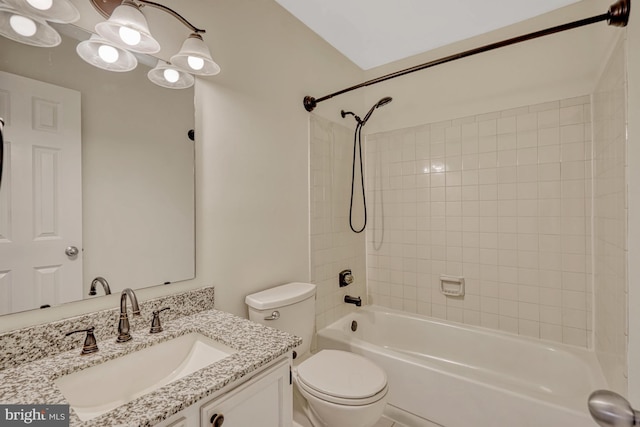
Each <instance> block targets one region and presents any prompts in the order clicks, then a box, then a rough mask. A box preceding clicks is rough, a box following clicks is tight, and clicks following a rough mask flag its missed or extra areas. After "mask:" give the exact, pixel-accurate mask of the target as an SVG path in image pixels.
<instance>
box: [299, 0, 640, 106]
mask: <svg viewBox="0 0 640 427" xmlns="http://www.w3.org/2000/svg"><path fill="white" fill-rule="evenodd" d="M630 10H631V0H618V1H617V2H616V3H614V4H613V5H611V7H610V8H609V11H608V12H607V13H605V14H602V15H598V16H594V17H591V18H586V19H581V20H579V21H574V22H570V23H568V24H563V25H558V26H556V27H551V28H547V29H546V30H540V31H536V32H533V33H529V34H525V35H523V36H518V37H513V38H511V39H507V40H503V41H500V42H496V43H491V44H488V45H485V46H482V47H477V48H475V49H471V50H467V51H464V52H460V53H456V54H454V55H450V56H446V57H444V58H440V59H436V60H434V61H430V62H426V63H424V64H420V65H416V66H414V67H410V68H406V69H404V70H400V71H396V72H394V73H391V74H387V75H385V76H382V77H377V78H375V79H372V80H368V81H366V82H364V83H360V84H358V85H355V86H351V87H348V88H346V89H342V90H339V91H337V92H334V93H332V94H329V95H325V96H323V97H321V98H317V99H316V98H314V97H313V96H305V97H304V100H303V105H304V108H305V110H307V111H309V112H311V111H313V110H314V108H316V106H317V105H318V103H319V102H322V101H326V100H327V99H331V98H333V97H334V96H338V95H342V94H343V93H347V92H351V91H352V90H356V89H360V88H361V87H365V86H371V85H374V84H377V83H381V82H384V81H386V80H390V79H394V78H396V77H400V76H404V75H406V74H410V73H413V72H416V71H420V70H424V69H426V68H431V67H435V66H436V65H440V64H444V63H447V62H451V61H455V60H458V59H462V58H466V57H468V56H472V55H476V54H478V53H483V52H488V51H490V50H494V49H498V48H501V47H505V46H509V45H512V44H516V43H520V42H524V41H527V40H532V39H536V38H538V37H543V36H547V35H550V34H555V33H559V32H562V31H567V30H571V29H573V28H578V27H583V26H585V25H590V24H594V23H596V22H600V21H605V20H606V21H608V22H607V23H608V24H609V25H613V26H616V27H625V26H626V25H627V23H628V22H629V13H630Z"/></svg>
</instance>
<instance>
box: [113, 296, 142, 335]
mask: <svg viewBox="0 0 640 427" xmlns="http://www.w3.org/2000/svg"><path fill="white" fill-rule="evenodd" d="M127 295H128V296H129V299H130V300H131V310H132V313H133V315H134V316H140V307H139V306H138V298H137V297H136V294H135V292H133V290H132V289H130V288H126V289H123V290H122V294H120V322H119V323H118V338H117V339H116V342H127V341H129V340H130V339H131V334H130V333H129V317H127Z"/></svg>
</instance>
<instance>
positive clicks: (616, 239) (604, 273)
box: [593, 39, 628, 394]
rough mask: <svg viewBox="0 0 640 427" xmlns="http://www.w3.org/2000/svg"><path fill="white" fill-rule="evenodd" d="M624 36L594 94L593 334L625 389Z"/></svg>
mask: <svg viewBox="0 0 640 427" xmlns="http://www.w3.org/2000/svg"><path fill="white" fill-rule="evenodd" d="M625 46H626V45H625V40H624V39H621V40H620V41H619V43H618V44H617V45H616V48H615V49H614V51H613V53H612V55H611V57H610V59H609V61H608V63H607V67H606V69H605V71H604V72H603V74H602V76H601V78H600V81H599V82H598V86H597V88H596V91H595V94H594V97H593V120H594V122H593V132H594V147H593V148H594V150H593V151H594V162H593V164H594V169H593V171H594V173H593V175H594V176H593V178H594V239H593V240H594V296H595V298H594V310H595V322H594V336H595V343H594V344H595V345H594V346H595V350H596V354H597V355H598V359H599V360H600V364H601V366H602V368H603V372H604V374H605V376H606V378H607V382H608V383H609V386H610V387H611V388H612V389H613V390H615V391H617V392H619V393H622V394H626V392H627V378H626V365H627V363H626V355H627V306H628V305H627V292H628V281H627V262H626V260H627V240H626V236H627V194H626V180H625V175H626V146H627V139H626V116H627V112H626V105H627V104H626V98H625V94H626V92H627V90H626V68H627V67H626V63H625V60H626V57H625Z"/></svg>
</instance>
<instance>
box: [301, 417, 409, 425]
mask: <svg viewBox="0 0 640 427" xmlns="http://www.w3.org/2000/svg"><path fill="white" fill-rule="evenodd" d="M297 421H301V422H300V423H298V422H297ZM305 421H306V420H305ZM308 425H309V424H308V422H307V423H305V422H304V421H303V420H300V419H299V418H297V417H295V414H294V421H293V427H307V426H308ZM309 426H310V425H309ZM373 427H405V426H404V425H402V424H399V423H394V422H393V421H392V420H390V419H389V418H387V417H382V418H381V419H380V421H378V422H377V423H376V425H375V426H373Z"/></svg>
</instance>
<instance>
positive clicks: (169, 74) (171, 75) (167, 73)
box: [164, 68, 180, 83]
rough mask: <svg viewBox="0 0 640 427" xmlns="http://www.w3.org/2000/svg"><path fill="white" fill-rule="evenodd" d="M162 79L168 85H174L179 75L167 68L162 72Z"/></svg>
mask: <svg viewBox="0 0 640 427" xmlns="http://www.w3.org/2000/svg"><path fill="white" fill-rule="evenodd" d="M164 78H165V80H166V81H168V82H169V83H175V82H177V81H178V80H179V79H180V73H178V72H177V71H176V70H174V69H173V68H167V69H166V70H164Z"/></svg>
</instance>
